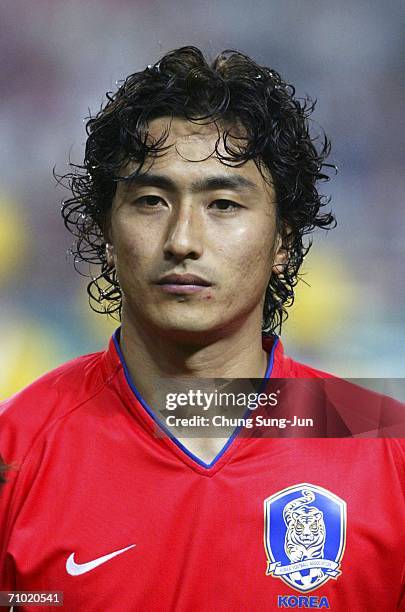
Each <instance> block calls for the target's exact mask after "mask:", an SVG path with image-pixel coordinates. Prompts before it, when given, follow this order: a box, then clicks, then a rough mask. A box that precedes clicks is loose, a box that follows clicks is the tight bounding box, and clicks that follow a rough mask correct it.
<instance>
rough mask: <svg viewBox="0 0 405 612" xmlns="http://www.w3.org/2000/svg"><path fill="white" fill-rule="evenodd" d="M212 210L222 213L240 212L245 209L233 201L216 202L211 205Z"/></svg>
mask: <svg viewBox="0 0 405 612" xmlns="http://www.w3.org/2000/svg"><path fill="white" fill-rule="evenodd" d="M210 208H215V209H216V210H220V211H221V212H225V213H227V212H234V211H235V210H238V208H243V207H242V206H241V205H240V204H236V202H232V200H215V201H214V202H212V204H210Z"/></svg>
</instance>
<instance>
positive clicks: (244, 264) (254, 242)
mask: <svg viewBox="0 0 405 612" xmlns="http://www.w3.org/2000/svg"><path fill="white" fill-rule="evenodd" d="M271 236H272V232H271V230H269V231H268V233H265V232H260V233H257V232H256V233H253V232H248V231H245V232H241V233H240V235H239V238H240V240H235V241H233V244H232V248H231V249H228V248H227V247H226V246H225V247H224V252H223V257H224V260H226V261H227V264H228V265H227V278H228V279H229V281H231V280H234V281H235V280H238V283H237V284H235V290H236V291H235V293H236V292H237V287H249V290H250V291H253V292H254V291H255V289H256V290H257V292H259V293H261V292H262V291H263V290H264V289H265V287H266V286H267V283H268V281H269V279H270V276H271V269H272V246H273V244H272V240H271Z"/></svg>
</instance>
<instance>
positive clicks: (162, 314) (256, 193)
mask: <svg viewBox="0 0 405 612" xmlns="http://www.w3.org/2000/svg"><path fill="white" fill-rule="evenodd" d="M169 121H170V120H169V119H168V118H167V117H163V118H159V119H155V120H154V121H152V122H151V124H150V129H149V133H150V136H152V137H154V138H159V136H160V135H161V133H162V131H163V130H164V129H165V128H167V127H168V126H169ZM217 139H218V131H217V128H216V126H215V125H212V124H211V125H205V126H200V125H196V124H194V123H191V122H189V121H187V120H183V119H177V118H175V119H173V120H172V122H171V123H170V131H169V136H168V139H167V141H166V146H167V145H169V149H168V150H167V151H166V152H165V153H164V154H163V155H162V156H159V157H157V158H155V159H153V160H150V163H148V164H147V172H146V173H145V174H143V175H142V176H141V177H139V178H137V179H135V180H134V181H131V182H122V181H121V182H119V183H118V187H117V192H116V195H115V197H114V200H113V205H112V211H111V224H110V229H109V239H108V242H109V243H110V244H111V247H110V248H109V251H108V259H109V262H110V263H114V264H115V266H116V270H117V274H118V278H119V281H120V285H121V289H122V292H123V320H124V321H125V320H128V319H131V320H132V321H136V322H137V324H140V325H141V326H142V327H143V328H144V329H145V328H149V329H151V330H154V331H155V332H158V333H160V334H165V335H169V336H171V337H173V338H176V337H177V338H178V339H183V340H187V339H188V340H190V341H193V340H195V341H198V340H201V339H203V338H205V339H208V338H209V337H210V335H214V336H215V335H224V334H225V335H226V334H227V333H230V332H231V331H232V330H235V328H237V327H239V326H242V325H243V324H244V323H246V322H247V320H249V321H251V322H252V321H255V322H256V323H257V326H258V329H261V322H262V312H263V303H264V293H265V291H266V287H267V284H268V282H269V279H270V276H271V273H272V267H273V266H274V265H278V264H281V263H283V261H284V257H285V253H284V251H283V250H282V249H281V240H280V238H279V236H278V234H277V232H276V205H275V194H274V190H273V188H272V187H271V186H270V185H269V184H268V183H267V182H266V181H265V180H264V179H263V177H262V175H261V174H260V172H259V170H258V169H257V167H256V165H255V163H254V162H253V161H249V162H247V163H245V164H244V165H243V166H242V167H239V168H237V167H230V166H227V165H224V164H223V163H221V161H220V160H219V159H218V157H217V156H216V155H215V153H214V151H215V143H216V141H217ZM134 170H135V165H131V164H128V165H127V166H126V167H125V168H123V170H122V174H124V175H128V174H130V173H131V172H133V171H134ZM170 275H178V276H177V277H175V278H165V277H168V276H170ZM184 275H193V276H198V277H200V279H202V281H201V280H198V279H192V278H191V279H189V278H187V277H186V276H184ZM202 282H204V283H205V284H204V285H202V284H201V283H202Z"/></svg>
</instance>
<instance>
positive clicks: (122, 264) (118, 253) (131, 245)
mask: <svg viewBox="0 0 405 612" xmlns="http://www.w3.org/2000/svg"><path fill="white" fill-rule="evenodd" d="M115 260H116V269H117V273H118V277H119V278H128V279H130V281H131V284H137V280H141V279H142V278H143V277H144V276H145V274H147V268H148V263H149V266H150V262H151V260H153V242H151V241H150V240H149V241H148V240H146V239H145V237H144V236H142V235H139V234H135V233H133V232H130V231H128V230H126V231H125V232H121V234H120V238H119V240H118V241H116V244H115ZM136 272H138V273H136ZM141 272H142V273H141Z"/></svg>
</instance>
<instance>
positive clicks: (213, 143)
mask: <svg viewBox="0 0 405 612" xmlns="http://www.w3.org/2000/svg"><path fill="white" fill-rule="evenodd" d="M225 132H227V134H229V136H227V142H228V143H229V145H230V146H231V147H232V148H237V147H238V146H239V147H242V146H244V144H245V139H246V132H245V130H244V128H243V127H242V126H241V125H238V124H236V123H227V124H224V123H207V124H201V123H194V122H192V121H188V120H187V119H182V118H179V117H174V118H172V117H159V118H157V119H154V120H152V121H151V122H150V123H149V125H148V141H149V143H153V142H157V141H159V139H160V138H161V137H162V134H165V136H166V140H165V142H164V147H165V151H164V153H163V154H161V153H160V152H159V155H158V156H157V157H154V158H152V159H151V160H150V164H147V170H152V168H153V172H155V171H157V170H162V171H167V172H170V173H171V174H175V173H176V172H177V171H178V172H179V174H180V175H182V177H183V179H184V180H186V177H187V176H190V178H191V175H195V176H197V175H199V174H201V173H204V174H205V173H207V174H208V173H210V172H212V173H218V172H220V173H221V174H230V175H232V174H238V175H243V176H245V177H246V178H249V179H250V180H251V181H254V182H255V184H256V185H257V186H258V187H259V188H260V187H262V188H263V189H264V190H265V191H268V190H269V188H271V177H270V175H268V176H267V177H266V180H264V178H263V176H262V174H261V172H260V171H259V169H258V168H257V165H256V163H255V162H254V161H253V160H249V161H247V162H245V163H244V164H243V165H242V166H236V163H237V162H236V163H233V162H232V161H226V164H225V163H223V161H221V159H220V158H221V156H222V155H224V156H227V157H228V156H229V154H228V153H227V152H226V150H225V147H224V141H223V135H224V133H225ZM218 153H219V155H218ZM185 171H187V175H186V174H183V173H184V172H185ZM269 184H270V185H269Z"/></svg>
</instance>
